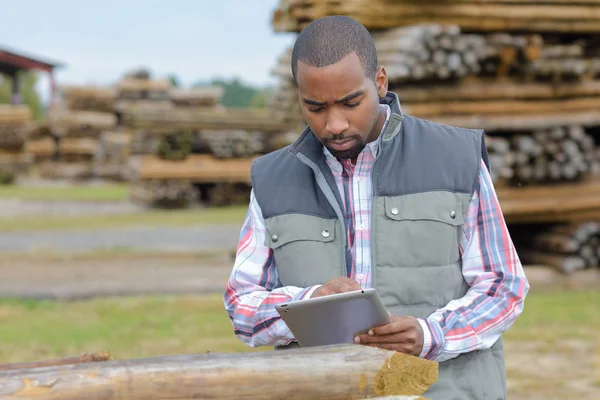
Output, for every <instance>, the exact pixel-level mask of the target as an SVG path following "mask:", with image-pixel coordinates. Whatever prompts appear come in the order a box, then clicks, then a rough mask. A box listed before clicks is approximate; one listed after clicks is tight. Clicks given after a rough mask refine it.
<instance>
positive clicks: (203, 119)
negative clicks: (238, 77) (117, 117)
mask: <svg viewBox="0 0 600 400" xmlns="http://www.w3.org/2000/svg"><path fill="white" fill-rule="evenodd" d="M122 123H123V125H125V126H128V127H130V128H140V129H144V132H145V133H147V134H163V135H164V134H171V133H175V132H177V131H182V130H202V129H248V130H261V131H264V132H269V133H272V132H280V131H281V130H285V125H284V124H283V123H282V122H281V121H279V120H278V119H277V118H274V116H273V114H272V113H271V112H269V111H265V110H260V109H218V110H212V109H208V110H207V109H204V108H183V109H181V108H178V109H175V108H173V109H164V110H160V109H159V110H153V109H143V108H131V109H128V110H127V111H125V112H124V113H123V117H122Z"/></svg>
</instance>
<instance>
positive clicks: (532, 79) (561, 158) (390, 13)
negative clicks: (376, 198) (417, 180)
mask: <svg viewBox="0 0 600 400" xmlns="http://www.w3.org/2000/svg"><path fill="white" fill-rule="evenodd" d="M326 15H347V16H350V17H353V18H355V19H357V20H358V21H360V22H361V23H362V24H363V25H365V26H366V27H367V29H369V30H370V31H371V32H372V35H373V38H374V40H375V44H376V47H377V51H378V56H379V61H380V63H381V64H382V65H384V66H385V68H386V70H387V73H388V78H389V83H390V90H392V91H394V92H396V93H397V94H398V96H399V98H400V101H401V104H402V109H403V112H405V113H407V114H410V115H414V116H417V117H421V118H425V119H428V120H431V121H436V122H441V123H445V124H449V125H453V126H459V127H464V128H481V129H484V130H485V132H486V141H487V146H488V152H489V158H490V164H491V169H492V171H491V176H492V179H493V180H494V182H495V185H496V187H497V192H498V196H499V198H500V202H501V205H502V208H503V211H504V213H505V215H506V219H507V221H508V223H509V225H510V229H511V232H512V233H513V235H514V237H515V242H516V244H517V247H518V249H523V251H522V252H521V257H522V260H523V262H525V263H528V264H532V263H533V264H538V263H544V264H548V265H553V266H555V267H557V268H558V269H560V270H562V271H564V272H571V271H573V270H576V269H579V268H586V267H596V266H597V265H598V264H599V262H598V257H599V256H598V254H597V244H596V242H597V241H598V239H596V234H597V233H596V232H595V231H594V230H593V229H591V228H590V227H593V226H596V225H595V224H594V223H595V221H600V195H599V194H600V154H599V150H598V143H599V142H600V139H599V137H598V132H599V131H600V111H599V110H600V1H598V0H580V1H573V2H568V1H562V0H539V1H536V2H535V5H533V4H532V2H531V1H528V0H510V1H506V0H504V1H495V0H485V1H480V0H477V1H475V0H452V1H441V0H440V1H437V0H430V1H415V0H368V1H367V0H349V1H344V2H339V1H334V0H323V1H319V2H316V1H311V0H288V1H280V4H279V7H278V9H277V10H275V12H274V14H273V19H272V24H273V27H274V29H275V31H278V32H299V31H300V30H301V29H302V28H303V27H305V26H306V25H307V24H308V23H310V22H311V21H313V20H315V19H317V18H320V17H323V16H326ZM290 56H291V49H290V50H288V51H286V52H285V54H283V55H282V56H281V57H280V59H279V60H278V65H277V66H276V67H275V68H274V70H273V73H274V74H275V75H277V76H278V77H279V78H280V82H281V83H280V85H279V88H280V90H279V92H278V93H277V95H276V98H277V102H276V104H274V105H273V107H274V108H275V109H276V110H277V112H278V113H280V114H282V115H284V117H283V118H287V119H288V120H290V121H293V122H294V123H297V124H303V121H302V114H301V113H300V110H299V105H298V104H297V101H295V93H294V90H293V83H292V81H291V69H290ZM555 228H556V229H557V230H558V231H560V234H558V232H556V234H554V229H555ZM590 229H591V230H590ZM567 230H568V232H570V233H569V234H567V233H566V232H567ZM580 230H582V231H584V232H587V233H586V234H583V233H582V234H577V232H580ZM549 232H553V233H552V234H551V235H553V236H552V240H550V239H547V238H546V236H544V235H549V234H550V233H549ZM572 235H575V236H577V237H578V238H579V239H577V240H574V239H572ZM536 237H542V238H545V239H535V238H536ZM566 249H569V250H568V251H567V250H566ZM574 259H576V260H579V261H573V260H574Z"/></svg>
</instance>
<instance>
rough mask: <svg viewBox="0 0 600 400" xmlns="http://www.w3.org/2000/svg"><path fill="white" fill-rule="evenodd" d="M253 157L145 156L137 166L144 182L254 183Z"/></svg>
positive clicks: (200, 155) (203, 155)
mask: <svg viewBox="0 0 600 400" xmlns="http://www.w3.org/2000/svg"><path fill="white" fill-rule="evenodd" d="M252 160H253V158H234V159H219V158H216V157H214V156H211V155H205V154H191V155H189V156H188V157H187V158H186V159H185V160H181V161H170V160H163V159H161V158H159V157H158V156H154V155H144V156H141V159H140V162H139V165H138V167H137V169H138V170H137V174H136V175H137V176H139V178H140V179H156V180H165V179H185V180H190V181H192V182H196V183H214V182H230V183H250V167H251V164H252Z"/></svg>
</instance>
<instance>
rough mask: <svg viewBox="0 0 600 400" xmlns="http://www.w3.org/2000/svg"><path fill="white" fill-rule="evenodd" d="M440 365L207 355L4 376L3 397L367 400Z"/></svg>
mask: <svg viewBox="0 0 600 400" xmlns="http://www.w3.org/2000/svg"><path fill="white" fill-rule="evenodd" d="M437 378H438V367H437V363H434V362H432V361H428V360H423V359H420V358H417V357H412V356H407V355H404V354H401V353H396V352H392V351H388V350H381V349H375V348H370V347H366V346H358V345H340V346H327V347H318V348H307V349H293V350H287V351H271V352H259V353H236V354H202V355H180V356H171V357H158V358H147V359H137V360H126V361H108V362H103V363H91V364H79V365H70V366H61V367H48V368H39V369H30V370H16V371H8V372H4V373H0V396H5V397H3V398H6V399H10V398H22V397H26V398H29V399H41V398H43V399H83V398H85V399H86V400H96V399H102V400H110V399H128V400H136V399H144V400H145V399H191V398H210V399H232V398H236V399H241V398H243V399H272V398H274V396H275V397H276V398H285V399H288V400H290V399H319V398H327V399H362V398H368V397H374V396H380V397H381V396H394V395H396V396H419V395H422V394H423V393H425V392H426V391H427V389H428V388H429V387H430V386H431V385H433V384H434V383H435V382H436V381H437Z"/></svg>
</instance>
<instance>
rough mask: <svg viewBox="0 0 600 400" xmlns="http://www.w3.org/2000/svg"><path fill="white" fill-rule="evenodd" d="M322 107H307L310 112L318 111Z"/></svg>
mask: <svg viewBox="0 0 600 400" xmlns="http://www.w3.org/2000/svg"><path fill="white" fill-rule="evenodd" d="M322 109H323V107H317V108H309V109H308V111H310V112H319V111H321V110H322Z"/></svg>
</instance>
